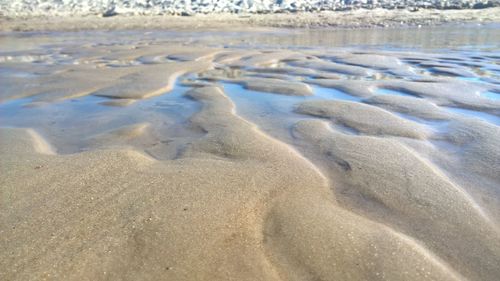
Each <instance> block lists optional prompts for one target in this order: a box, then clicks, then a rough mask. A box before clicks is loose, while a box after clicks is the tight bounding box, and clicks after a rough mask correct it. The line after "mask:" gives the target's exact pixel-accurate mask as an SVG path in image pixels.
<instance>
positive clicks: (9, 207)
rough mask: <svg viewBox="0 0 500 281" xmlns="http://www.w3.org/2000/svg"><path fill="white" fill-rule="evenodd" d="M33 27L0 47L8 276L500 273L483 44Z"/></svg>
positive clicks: (0, 269)
mask: <svg viewBox="0 0 500 281" xmlns="http://www.w3.org/2000/svg"><path fill="white" fill-rule="evenodd" d="M44 36H45V35H43V34H42V35H40V38H39V39H40V40H41V43H40V45H42V46H43V47H42V48H38V49H37V48H31V47H30V48H28V49H24V48H25V47H26V46H25V45H23V44H19V45H18V46H20V47H18V49H17V50H12V49H15V48H14V46H16V44H15V42H23V40H24V39H23V38H22V37H21V38H12V39H11V40H12V41H10V42H13V43H12V44H11V45H7V47H5V48H11V49H10V50H4V51H2V55H1V56H0V58H2V59H3V61H2V63H1V64H0V70H1V73H2V77H1V82H2V85H3V87H2V89H1V90H0V101H2V103H1V104H0V113H1V116H0V117H1V120H2V128H0V136H1V137H0V156H1V157H0V167H1V171H2V176H1V177H0V194H1V199H2V201H1V204H0V248H1V249H2V251H1V253H0V279H1V280H44V279H45V280H491V281H494V280H497V279H498V276H500V267H499V266H498V265H499V264H500V229H499V223H500V219H499V218H500V207H499V206H500V192H499V190H498V186H499V185H500V178H499V176H498V175H499V173H498V170H499V169H500V163H499V159H500V147H499V146H498V143H499V142H500V129H499V128H500V127H499V123H498V118H499V111H500V103H499V101H498V99H491V98H488V97H486V96H483V95H484V94H485V93H490V94H491V95H498V92H499V90H498V83H496V82H498V75H497V73H496V72H495V71H494V70H493V69H494V68H495V63H493V62H492V61H494V59H495V58H496V57H491V56H495V55H492V54H491V53H489V52H487V51H485V52H483V53H480V54H478V53H474V54H470V53H467V52H464V53H461V52H456V53H454V56H452V55H451V54H448V55H447V56H445V55H443V54H429V53H417V52H403V51H401V52H396V51H390V52H388V51H386V52H384V51H368V50H364V51H362V50H356V51H353V50H350V49H345V50H328V49H295V50H293V51H289V50H283V51H280V50H276V49H272V48H269V49H266V48H240V47H235V48H232V47H227V46H231V45H230V44H228V45H227V46H226V47H224V46H220V45H217V44H214V42H216V41H217V40H219V39H220V38H219V39H200V40H199V41H194V42H193V41H190V43H189V44H183V43H182V42H181V41H182V40H184V39H179V41H176V40H177V39H175V38H174V39H172V40H166V41H162V40H153V39H147V38H146V39H144V38H143V39H136V38H134V37H124V36H122V37H120V39H116V38H115V39H113V40H111V41H118V42H120V44H111V43H109V42H106V41H104V42H100V43H97V42H94V43H92V42H90V43H89V42H85V40H84V41H82V42H81V41H78V40H82V39H74V38H70V39H69V40H60V41H57V40H56V41H55V42H53V41H51V40H49V39H50V38H49V39H47V38H45V37H44ZM141 36H142V34H141ZM179 36H180V35H179ZM124 38H125V39H124ZM141 38H142V37H141ZM16 40H19V41H16ZM91 40H93V39H91ZM134 40H136V41H134ZM131 41H132V42H133V43H130V42H131ZM229 41H230V42H233V43H235V42H236V43H238V42H239V41H238V40H237V39H234V38H232V39H231V40H229ZM23 46H24V47H23ZM417 62H425V63H426V65H422V64H421V63H417ZM431 64H433V65H436V64H445V65H446V68H448V69H451V70H453V69H455V68H456V69H459V68H460V69H461V68H465V69H466V70H468V71H470V72H473V73H475V74H477V76H478V77H479V78H484V79H483V80H481V79H479V78H478V77H476V78H478V79H477V80H473V81H470V80H467V78H470V77H467V73H468V72H464V71H461V72H457V71H453V76H450V73H452V72H448V73H446V74H443V73H442V72H431V71H429V69H430V68H432V67H434V66H431ZM467 64H469V65H476V64H477V65H479V66H466V65H467ZM258 74H279V75H281V76H274V78H269V77H267V78H263V77H258V78H257V76H256V75H258ZM461 75H464V76H461ZM401 77H404V79H402V78H401ZM462 78H463V79H462ZM422 81H426V82H422ZM335 89H337V90H342V92H341V93H338V92H336V91H335ZM384 89H385V90H387V89H391V90H393V91H399V94H400V95H395V94H394V93H392V94H391V93H388V92H379V91H380V90H384ZM258 91H260V92H258ZM495 93H497V94H495ZM342 99H344V100H342ZM412 105H414V106H412ZM453 109H461V110H466V109H469V110H472V111H473V112H474V113H475V114H476V115H475V116H470V115H467V114H462V113H460V112H457V111H453ZM7 126H9V127H7Z"/></svg>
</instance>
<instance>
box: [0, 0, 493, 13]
mask: <svg viewBox="0 0 500 281" xmlns="http://www.w3.org/2000/svg"><path fill="white" fill-rule="evenodd" d="M499 5H500V0H406V1H403V0H116V1H95V0H63V1H61V0H9V1H5V0H0V15H3V16H29V15H41V16H46V15H90V14H100V15H102V16H103V17H110V16H114V15H117V14H128V15H164V14H172V15H183V16H191V15H193V14H199V13H202V14H208V13H277V12H299V11H308V12H316V11H322V10H330V11H343V10H353V9H359V8H364V9H375V8H383V9H408V10H410V11H415V10H418V9H419V8H430V9H469V8H475V9H481V8H488V7H494V6H499Z"/></svg>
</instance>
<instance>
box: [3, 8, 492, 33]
mask: <svg viewBox="0 0 500 281" xmlns="http://www.w3.org/2000/svg"><path fill="white" fill-rule="evenodd" d="M499 10H500V8H499V7H495V8H488V9H478V10H473V9H464V10H434V9H422V10H419V11H417V12H411V11H409V10H405V9H402V10H387V9H374V10H365V9H359V10H352V11H322V12H314V13H307V12H306V13H271V14H207V15H205V14H197V15H194V16H189V17H182V16H171V15H164V16H154V15H151V16H133V15H118V16H114V17H106V18H103V17H101V16H100V15H89V16H71V15H67V16H46V17H42V16H38V17H21V16H19V17H6V16H2V17H0V30H1V31H37V30H55V31H61V30H95V29H109V30H116V29H119V30H130V29H187V30H196V29H199V30H206V29H212V30H217V29H220V28H223V29H228V28H229V29H248V27H254V28H255V27H344V28H360V27H398V26H426V25H439V24H444V23H450V22H455V23H466V22H472V23H488V22H498V21H500V12H499Z"/></svg>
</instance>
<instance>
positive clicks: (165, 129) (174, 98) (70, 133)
mask: <svg viewBox="0 0 500 281" xmlns="http://www.w3.org/2000/svg"><path fill="white" fill-rule="evenodd" d="M189 89H190V88H188V87H183V86H176V87H175V88H174V89H173V90H172V91H171V92H169V93H166V94H163V95H160V96H157V97H153V98H150V99H144V100H138V101H136V102H135V103H133V104H131V105H128V106H124V107H119V106H107V105H102V104H101V103H102V102H106V101H112V99H109V98H105V97H98V96H92V95H89V96H83V97H80V98H76V99H68V100H63V101H60V102H53V103H37V104H33V106H26V105H30V103H31V101H32V99H31V98H25V99H17V100H12V101H7V102H5V103H2V104H0V120H1V124H2V126H6V127H29V128H34V129H35V130H37V131H38V132H40V133H41V134H42V135H44V136H45V137H47V138H48V140H49V142H50V143H52V144H54V146H55V147H56V148H57V150H58V153H61V154H69V153H75V152H78V151H82V150H86V147H87V145H88V143H87V141H88V140H89V138H91V137H93V136H95V135H98V134H101V133H104V132H107V131H111V130H114V129H117V128H120V127H123V126H127V125H133V124H137V123H142V122H148V123H151V124H152V127H153V128H154V129H155V131H156V132H157V133H158V134H159V135H158V137H159V138H161V136H165V137H166V136H167V135H168V133H169V130H170V129H175V126H176V125H179V124H185V123H186V122H187V120H188V118H189V117H190V116H191V115H193V114H194V113H195V112H198V111H199V109H200V104H199V103H197V102H195V101H193V100H190V99H188V98H186V97H184V93H185V92H186V91H187V90H189ZM175 130H177V131H178V128H177V129H175ZM193 134H194V133H193ZM169 137H170V136H169ZM143 148H145V147H143ZM159 157H160V158H161V156H159Z"/></svg>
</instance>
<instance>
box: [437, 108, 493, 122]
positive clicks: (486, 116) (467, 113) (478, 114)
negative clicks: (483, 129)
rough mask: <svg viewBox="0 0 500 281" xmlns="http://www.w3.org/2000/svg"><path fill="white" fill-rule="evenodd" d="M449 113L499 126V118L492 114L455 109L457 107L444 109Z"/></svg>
mask: <svg viewBox="0 0 500 281" xmlns="http://www.w3.org/2000/svg"><path fill="white" fill-rule="evenodd" d="M446 109H448V110H449V111H451V112H453V113H456V114H460V115H463V116H466V117H473V118H479V119H481V120H484V121H486V122H490V123H492V124H495V125H498V126H500V117H497V116H495V115H492V114H488V113H485V112H480V111H475V110H470V109H463V108H457V107H446Z"/></svg>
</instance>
